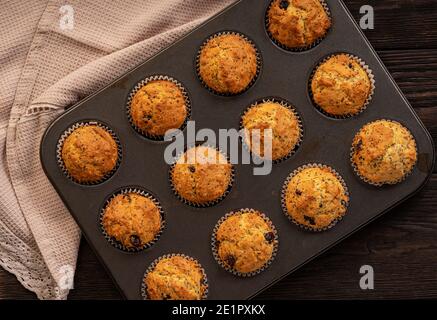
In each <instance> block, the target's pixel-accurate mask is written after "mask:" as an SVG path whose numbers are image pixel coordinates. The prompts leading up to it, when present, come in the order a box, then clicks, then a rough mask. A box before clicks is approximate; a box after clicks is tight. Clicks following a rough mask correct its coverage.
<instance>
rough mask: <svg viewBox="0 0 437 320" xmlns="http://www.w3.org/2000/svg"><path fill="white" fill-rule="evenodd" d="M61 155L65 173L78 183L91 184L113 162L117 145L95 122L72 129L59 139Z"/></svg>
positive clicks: (114, 162)
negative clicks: (64, 137) (65, 136)
mask: <svg viewBox="0 0 437 320" xmlns="http://www.w3.org/2000/svg"><path fill="white" fill-rule="evenodd" d="M61 157H62V161H63V163H64V166H65V169H66V170H67V172H68V174H69V175H70V176H71V177H72V178H73V179H74V180H76V181H77V182H79V183H95V182H99V181H100V180H102V179H103V178H104V177H105V176H106V175H107V174H109V173H111V171H113V170H114V169H115V167H116V165H117V160H118V148H117V143H116V142H115V140H114V138H113V137H112V135H111V134H110V133H109V132H108V131H107V130H105V129H104V128H102V127H100V126H98V125H85V126H81V127H79V128H77V129H75V130H74V131H73V132H72V133H71V134H70V135H69V136H68V137H67V138H66V139H65V141H64V142H63V144H62V150H61Z"/></svg>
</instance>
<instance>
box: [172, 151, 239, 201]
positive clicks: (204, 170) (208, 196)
mask: <svg viewBox="0 0 437 320" xmlns="http://www.w3.org/2000/svg"><path fill="white" fill-rule="evenodd" d="M231 179H232V165H231V164H230V163H229V162H228V160H227V159H226V157H225V156H224V155H223V154H222V153H221V152H219V151H218V150H216V149H214V148H211V147H205V146H197V147H193V148H191V149H188V150H187V151H186V152H185V153H184V154H183V155H182V156H181V157H180V158H179V159H178V160H177V161H176V164H175V165H174V167H173V169H172V171H171V180H172V184H173V187H174V189H175V191H176V192H177V194H178V195H179V196H180V197H182V198H183V199H185V200H187V201H188V202H191V203H193V204H196V205H205V204H209V203H211V202H214V201H216V200H219V199H220V198H221V197H222V196H223V195H225V193H226V191H227V189H228V187H229V185H230V184H231Z"/></svg>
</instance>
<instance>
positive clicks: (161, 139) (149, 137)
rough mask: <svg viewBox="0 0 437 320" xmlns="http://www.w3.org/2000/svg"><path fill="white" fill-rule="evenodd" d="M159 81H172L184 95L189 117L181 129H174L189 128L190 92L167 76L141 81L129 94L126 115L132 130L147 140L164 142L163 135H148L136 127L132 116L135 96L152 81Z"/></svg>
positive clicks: (157, 76) (152, 77)
mask: <svg viewBox="0 0 437 320" xmlns="http://www.w3.org/2000/svg"><path fill="white" fill-rule="evenodd" d="M158 80H164V81H170V82H172V83H174V84H175V85H176V86H177V87H178V88H179V90H180V91H181V93H182V95H183V96H184V100H185V106H186V109H187V115H186V117H185V120H184V123H183V124H182V125H181V126H180V127H179V128H174V129H179V130H184V129H185V127H186V126H187V122H188V121H189V120H190V118H191V100H190V97H189V95H188V92H187V90H186V89H185V87H184V86H183V85H182V84H181V83H180V82H179V81H178V80H176V79H174V78H172V77H169V76H166V75H153V76H150V77H147V78H145V79H143V80H141V81H140V82H138V83H137V84H136V85H135V87H134V88H133V89H132V90H131V92H130V93H129V96H128V98H127V101H126V114H127V118H128V120H129V123H130V125H131V126H132V128H134V129H135V131H136V132H138V133H139V134H141V135H142V136H144V137H146V138H147V139H150V140H155V141H163V140H164V136H163V135H153V134H150V133H148V132H147V131H144V130H143V129H141V128H139V127H138V126H136V125H135V123H134V121H133V119H132V115H131V104H132V100H133V98H134V96H135V94H136V93H137V92H138V91H139V90H140V89H141V88H143V87H144V86H145V85H146V84H148V83H150V82H152V81H158Z"/></svg>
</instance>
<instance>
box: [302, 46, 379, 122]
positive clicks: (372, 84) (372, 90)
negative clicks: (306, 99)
mask: <svg viewBox="0 0 437 320" xmlns="http://www.w3.org/2000/svg"><path fill="white" fill-rule="evenodd" d="M340 54H344V55H346V56H348V57H349V58H352V59H354V60H355V61H356V62H358V63H359V64H360V66H361V67H362V68H363V69H364V71H366V73H367V76H368V77H369V80H370V93H369V96H368V97H367V100H366V102H365V103H364V104H363V106H362V107H361V109H360V110H359V111H358V112H356V113H349V114H345V115H335V114H331V113H329V112H326V111H325V110H324V109H323V108H322V107H321V106H319V105H318V104H317V103H316V101H315V100H314V95H313V91H312V88H311V83H312V81H313V78H314V75H315V74H316V71H317V69H318V68H319V67H320V66H321V65H322V64H323V63H325V62H326V61H328V60H329V59H331V58H332V57H335V56H337V55H340ZM375 88H376V81H375V76H374V75H373V72H372V70H371V69H370V67H369V66H368V65H367V64H366V63H365V62H364V60H362V59H361V58H360V57H358V56H354V55H352V54H348V53H344V52H338V53H334V54H330V55H329V56H327V57H325V58H324V59H323V60H321V61H320V62H319V63H318V64H317V66H316V67H315V68H314V69H313V71H312V72H311V76H310V79H309V81H308V92H309V95H310V98H311V102H312V103H313V105H314V106H315V107H316V109H317V110H319V111H320V112H321V113H323V114H324V115H326V116H328V117H331V118H334V119H348V118H351V117H355V116H358V115H360V114H361V113H363V112H364V111H365V110H366V109H367V107H368V106H369V104H370V102H371V101H372V98H373V95H374V93H375Z"/></svg>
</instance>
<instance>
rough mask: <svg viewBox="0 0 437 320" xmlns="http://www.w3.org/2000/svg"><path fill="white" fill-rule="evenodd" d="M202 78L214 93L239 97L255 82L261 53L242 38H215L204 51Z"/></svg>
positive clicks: (227, 36) (201, 59) (200, 58)
mask: <svg viewBox="0 0 437 320" xmlns="http://www.w3.org/2000/svg"><path fill="white" fill-rule="evenodd" d="M198 68H199V76H200V78H201V79H202V80H203V82H204V83H205V84H206V85H207V86H208V87H209V88H211V89H212V90H214V91H216V92H218V93H221V94H238V93H240V92H242V91H244V90H245V89H246V88H247V87H248V86H249V85H250V84H251V82H252V80H254V79H255V76H256V74H257V69H258V61H257V52H256V49H255V47H254V46H253V44H252V43H250V42H249V41H248V40H246V39H244V38H243V37H242V36H241V35H238V34H223V35H219V36H217V37H213V38H211V39H210V40H208V42H207V43H206V44H205V45H204V46H203V47H202V49H201V51H200V56H199V65H198Z"/></svg>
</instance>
